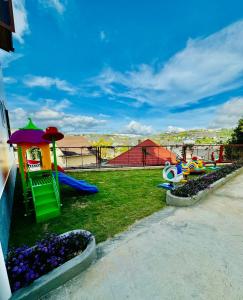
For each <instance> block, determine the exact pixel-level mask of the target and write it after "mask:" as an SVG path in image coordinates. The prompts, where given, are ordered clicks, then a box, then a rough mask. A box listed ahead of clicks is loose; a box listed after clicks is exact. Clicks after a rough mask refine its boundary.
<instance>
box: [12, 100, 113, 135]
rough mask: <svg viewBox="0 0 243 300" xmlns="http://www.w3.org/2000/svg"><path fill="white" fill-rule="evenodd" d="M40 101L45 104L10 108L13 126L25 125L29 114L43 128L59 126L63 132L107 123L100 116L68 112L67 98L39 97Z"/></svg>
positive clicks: (79, 131)
mask: <svg viewBox="0 0 243 300" xmlns="http://www.w3.org/2000/svg"><path fill="white" fill-rule="evenodd" d="M30 101H31V100H30ZM38 102H39V103H41V102H42V103H43V105H42V106H41V107H40V105H39V106H38V107H36V106H28V109H29V110H28V111H27V110H26V109H24V108H23V107H18V108H14V109H10V120H11V124H12V127H13V128H19V127H21V126H23V125H25V123H26V122H27V117H28V116H29V117H31V118H32V119H33V120H34V121H35V122H36V124H37V125H38V126H40V127H41V128H46V127H48V126H57V127H58V128H59V129H60V130H62V131H63V132H76V133H81V132H82V131H83V130H85V131H89V130H90V129H97V128H100V127H103V126H104V125H106V123H107V120H104V119H101V118H99V117H98V118H96V117H93V116H86V115H79V114H72V113H68V112H66V111H65V110H66V108H67V107H69V106H70V104H71V103H70V102H69V100H67V99H64V100H62V101H59V102H58V101H55V100H53V99H39V101H38ZM53 107H54V108H53Z"/></svg>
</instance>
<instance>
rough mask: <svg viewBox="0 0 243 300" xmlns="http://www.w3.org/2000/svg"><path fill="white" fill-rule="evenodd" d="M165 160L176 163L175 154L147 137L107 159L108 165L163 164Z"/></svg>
mask: <svg viewBox="0 0 243 300" xmlns="http://www.w3.org/2000/svg"><path fill="white" fill-rule="evenodd" d="M166 161H169V162H170V163H176V154H174V153H173V152H171V151H169V150H167V149H166V148H164V147H162V146H160V145H159V144H156V143H155V142H153V141H151V140H150V139H147V140H145V141H143V142H142V143H139V144H138V145H137V146H134V147H133V148H131V149H130V150H128V151H126V152H124V153H122V154H120V155H118V156H117V157H115V158H113V159H111V160H109V162H108V164H110V165H126V166H144V165H148V166H153V165H164V164H165V162H166Z"/></svg>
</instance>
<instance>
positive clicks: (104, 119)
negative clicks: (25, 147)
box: [0, 0, 243, 134]
mask: <svg viewBox="0 0 243 300" xmlns="http://www.w3.org/2000/svg"><path fill="white" fill-rule="evenodd" d="M13 2H14V14H15V26H16V34H15V38H14V45H15V53H14V54H8V53H3V52H1V53H0V61H1V63H2V66H3V75H4V82H5V93H6V98H7V102H8V106H9V109H10V111H11V121H12V126H13V127H14V128H16V127H19V126H21V125H22V124H23V123H25V119H26V118H27V116H32V117H33V119H34V120H35V122H36V123H37V124H39V125H40V126H43V127H47V126H49V125H56V126H58V127H60V128H61V130H63V131H65V132H73V133H85V132H101V133H114V132H116V133H132V134H150V133H154V132H160V131H163V130H168V128H169V129H170V130H177V129H178V130H180V129H181V128H185V129H189V128H221V127H232V126H234V125H235V124H236V122H237V120H238V119H239V118H240V117H242V112H243V2H242V1H240V0H239V1H236V0H233V1H228V0H227V1H226V0H215V1H208V0H203V1H201V0H198V1H193V0H190V1H179V0H174V1H165V0H152V1H145V0H144V1H141V0H140V1H138V0H133V1H131V0H130V1H128V0H123V1H120V0H117V1H112V0H103V1H99V0H93V1H88V0H86V1H85V0H35V1H34V0H29V1H24V0H14V1H13Z"/></svg>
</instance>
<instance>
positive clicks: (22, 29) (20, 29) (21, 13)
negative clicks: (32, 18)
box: [13, 0, 30, 44]
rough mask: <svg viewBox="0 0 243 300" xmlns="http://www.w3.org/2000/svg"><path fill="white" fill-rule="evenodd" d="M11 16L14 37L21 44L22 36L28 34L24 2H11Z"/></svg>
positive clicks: (19, 0)
mask: <svg viewBox="0 0 243 300" xmlns="http://www.w3.org/2000/svg"><path fill="white" fill-rule="evenodd" d="M13 14H14V23H15V33H14V37H15V38H16V39H17V40H18V41H19V42H20V43H21V44H23V43H24V39H23V36H24V35H25V34H27V33H29V32H30V30H29V23H28V19H27V11H26V9H25V0H13Z"/></svg>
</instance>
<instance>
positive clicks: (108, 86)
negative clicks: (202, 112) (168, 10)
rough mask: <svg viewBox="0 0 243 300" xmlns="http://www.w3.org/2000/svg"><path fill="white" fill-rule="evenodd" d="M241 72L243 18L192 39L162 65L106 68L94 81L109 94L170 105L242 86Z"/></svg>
mask: <svg viewBox="0 0 243 300" xmlns="http://www.w3.org/2000/svg"><path fill="white" fill-rule="evenodd" d="M242 74H243V21H239V22H236V23H233V24H232V25H230V26H228V27H225V28H223V29H222V30H220V31H218V32H216V33H214V34H212V35H210V36H208V37H204V38H198V39H194V40H193V39H189V40H188V42H187V45H186V47H185V49H183V50H182V51H180V52H178V53H176V54H175V55H174V56H173V57H171V58H170V59H169V60H168V61H167V62H166V63H165V64H164V65H162V66H160V67H159V66H155V67H154V66H150V65H140V66H138V67H137V68H136V69H135V70H132V71H127V72H125V73H121V72H116V71H114V70H112V69H111V68H107V69H105V70H104V71H103V72H102V73H101V74H100V75H99V76H97V77H96V78H93V79H92V80H91V81H92V82H93V84H94V85H97V86H98V87H99V88H100V90H101V91H102V92H103V93H104V94H106V95H109V96H113V97H123V98H127V99H130V100H132V101H136V102H141V103H149V104H151V105H154V106H160V105H161V104H163V105H164V106H165V107H166V106H167V107H171V106H175V105H182V104H186V103H195V102H197V101H198V100H200V99H203V98H205V97H209V96H212V95H216V94H219V93H222V92H225V91H229V90H232V89H235V88H237V87H240V86H242V85H243V75H242ZM117 85H119V87H120V86H123V90H124V91H123V92H121V91H120V89H119V88H117Z"/></svg>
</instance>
